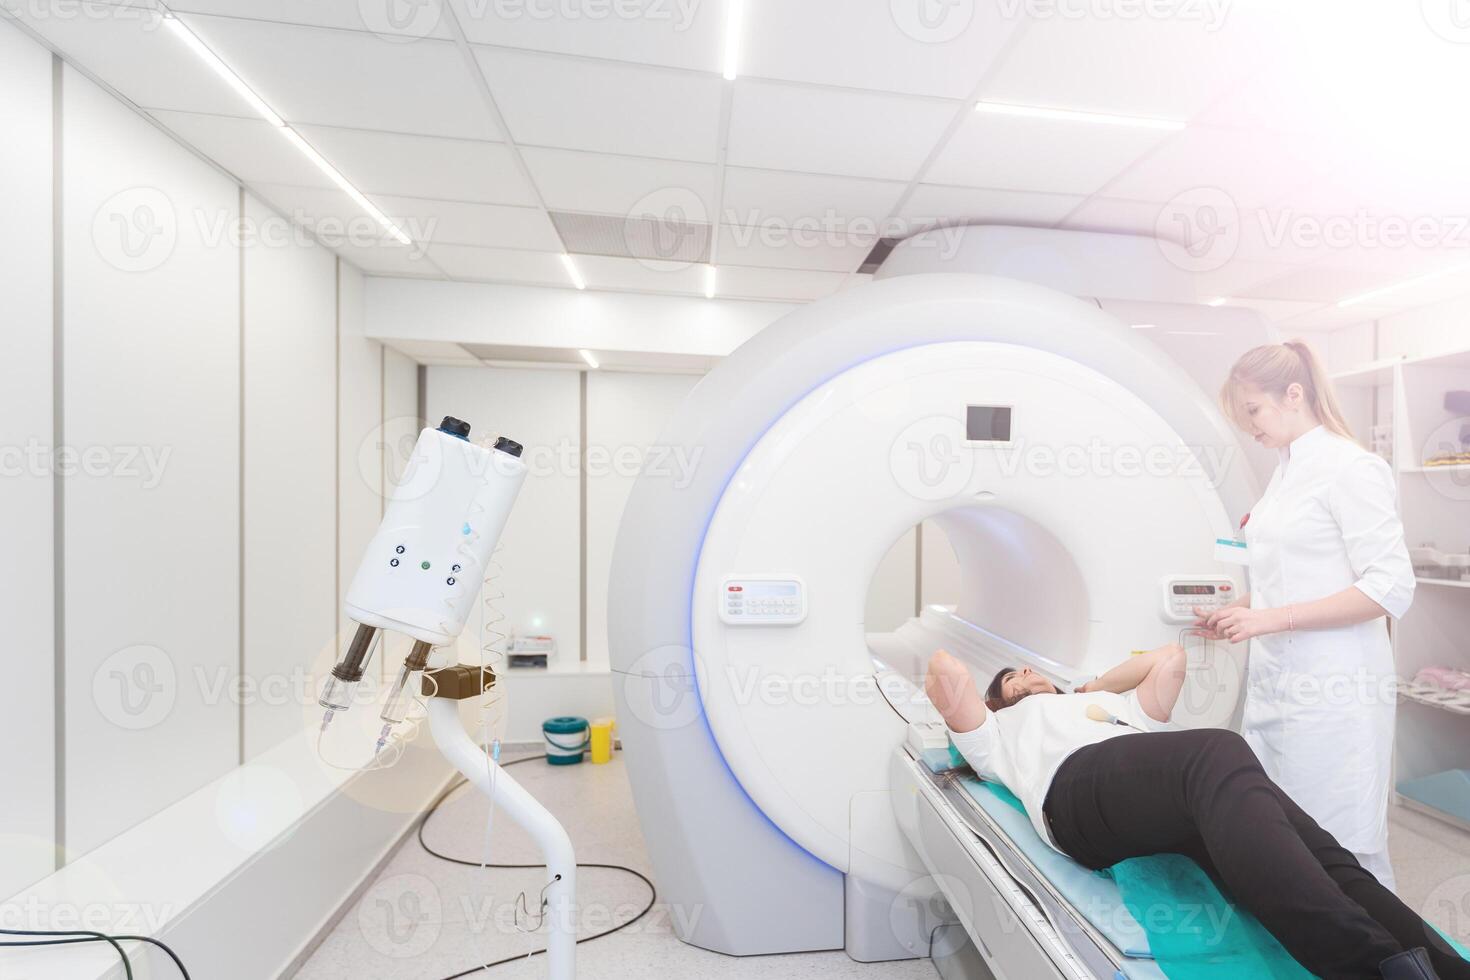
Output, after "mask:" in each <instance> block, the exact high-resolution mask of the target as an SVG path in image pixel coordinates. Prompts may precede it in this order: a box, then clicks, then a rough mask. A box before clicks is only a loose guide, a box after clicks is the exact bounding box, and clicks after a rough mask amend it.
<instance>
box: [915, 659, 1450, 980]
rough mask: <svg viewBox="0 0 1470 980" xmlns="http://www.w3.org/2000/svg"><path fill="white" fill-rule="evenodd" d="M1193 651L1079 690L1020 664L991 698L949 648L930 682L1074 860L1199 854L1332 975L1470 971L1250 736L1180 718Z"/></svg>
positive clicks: (1003, 675) (1138, 665)
mask: <svg viewBox="0 0 1470 980" xmlns="http://www.w3.org/2000/svg"><path fill="white" fill-rule="evenodd" d="M1184 657H1185V655H1184V650H1183V649H1182V648H1180V647H1178V646H1172V645H1171V646H1167V647H1161V648H1159V649H1158V650H1153V651H1151V652H1149V653H1146V654H1141V655H1137V656H1133V657H1130V658H1129V659H1128V660H1127V661H1125V662H1124V663H1122V664H1120V665H1118V666H1117V667H1115V668H1113V669H1112V670H1110V671H1108V672H1107V673H1106V674H1103V675H1102V676H1101V677H1099V678H1098V679H1097V680H1095V681H1092V682H1091V683H1089V684H1087V685H1085V686H1084V687H1083V688H1081V689H1080V690H1079V691H1077V692H1076V693H1072V694H1063V693H1061V692H1060V691H1058V690H1057V688H1056V687H1055V686H1054V685H1053V684H1052V683H1051V682H1050V681H1048V680H1046V679H1045V678H1044V677H1042V676H1041V675H1039V674H1037V673H1036V672H1034V671H1032V670H1030V669H1029V668H1026V669H1019V670H1018V669H1007V670H1003V671H1001V672H1000V673H999V674H997V675H996V677H995V679H994V681H992V682H991V684H990V687H989V689H988V691H987V692H986V697H985V699H984V700H982V699H981V697H980V694H979V692H978V691H977V690H976V687H975V682H974V680H973V679H972V678H971V676H970V672H969V670H968V669H967V668H966V667H965V666H964V664H962V663H960V661H958V660H956V659H955V658H954V657H952V656H950V655H949V654H948V653H946V652H944V651H943V650H941V651H939V652H938V653H936V654H935V655H934V657H933V659H932V660H931V661H930V662H929V674H928V677H927V678H926V680H925V684H924V686H925V690H926V692H927V693H928V695H929V700H930V701H931V702H933V704H934V706H935V707H936V708H937V709H938V710H939V712H940V714H942V715H943V716H944V720H945V723H946V725H948V727H949V732H950V738H951V739H953V741H954V744H955V746H956V747H957V748H958V749H959V750H960V753H961V754H962V755H964V757H965V761H967V762H968V763H969V764H970V766H971V767H972V768H973V769H974V770H975V772H976V773H978V774H979V775H980V776H981V777H983V778H985V779H989V780H992V781H994V782H999V783H1002V784H1004V785H1005V786H1006V787H1008V788H1009V789H1010V790H1011V791H1012V792H1013V793H1015V794H1016V796H1018V797H1019V798H1020V800H1021V802H1022V803H1023V804H1024V805H1025V807H1026V811H1027V813H1028V814H1030V816H1031V821H1032V823H1033V824H1034V825H1035V826H1036V831H1037V833H1038V834H1040V835H1041V837H1042V839H1043V840H1045V841H1046V842H1047V843H1048V844H1050V845H1051V846H1052V847H1053V848H1055V849H1056V850H1058V851H1060V852H1061V853H1063V854H1065V855H1067V856H1068V857H1070V858H1072V859H1073V860H1075V861H1077V862H1079V863H1081V864H1083V865H1085V866H1086V867H1089V868H1106V867H1109V866H1111V865H1113V864H1116V863H1118V862H1119V861H1122V860H1124V859H1126V858H1130V857H1139V856H1142V855H1145V854H1158V853H1164V852H1173V853H1180V854H1185V855H1188V856H1189V857H1191V858H1193V859H1194V860H1195V861H1197V862H1198V863H1199V865H1200V866H1201V867H1202V868H1204V869H1205V870H1206V871H1207V872H1209V873H1210V874H1211V875H1213V876H1214V877H1215V879H1216V880H1217V881H1218V882H1219V883H1220V884H1221V886H1222V888H1223V890H1224V891H1225V892H1226V893H1227V894H1229V895H1230V896H1231V897H1232V898H1233V899H1234V900H1235V901H1236V902H1238V903H1239V904H1240V905H1241V906H1243V907H1244V908H1246V909H1248V910H1249V911H1250V912H1252V913H1253V914H1254V915H1255V916H1256V918H1257V919H1259V920H1260V921H1261V923H1262V925H1264V926H1265V927H1266V928H1267V929H1269V930H1270V931H1271V932H1272V933H1273V934H1274V935H1275V936H1276V938H1277V939H1278V940H1279V941H1280V942H1281V945H1282V946H1284V947H1285V948H1286V950H1287V951H1288V952H1289V953H1291V954H1292V955H1293V956H1294V957H1296V959H1297V961H1298V962H1300V963H1301V965H1302V966H1303V967H1305V968H1306V969H1308V970H1310V971H1311V972H1313V973H1315V974H1317V975H1318V976H1320V977H1326V978H1332V980H1336V978H1363V980H1376V978H1380V977H1381V978H1388V980H1400V978H1403V980H1433V978H1436V977H1443V978H1447V980H1470V963H1467V962H1466V961H1464V960H1462V959H1460V958H1459V957H1458V956H1457V955H1456V954H1455V953H1454V952H1453V951H1452V950H1451V949H1450V948H1449V946H1448V945H1447V944H1446V943H1445V942H1444V941H1443V940H1442V939H1441V938H1440V937H1439V935H1438V933H1436V932H1435V931H1434V929H1433V927H1432V926H1430V925H1429V924H1428V923H1426V922H1425V921H1424V920H1423V919H1421V918H1420V917H1419V916H1418V915H1417V914H1415V912H1414V911H1413V910H1412V909H1410V908H1409V907H1408V906H1406V905H1404V903H1403V902H1401V901H1399V899H1398V897H1397V896H1395V895H1394V894H1393V892H1391V891H1389V890H1388V889H1386V888H1384V887H1383V886H1382V885H1380V884H1379V883H1378V880H1377V879H1376V878H1374V877H1373V876H1372V875H1371V874H1369V873H1368V872H1367V871H1365V870H1363V868H1362V867H1361V866H1360V865H1359V864H1358V861H1357V859H1356V858H1354V857H1353V855H1352V853H1351V852H1349V851H1347V850H1346V849H1344V848H1343V847H1341V846H1340V845H1339V844H1338V843H1337V841H1336V840H1335V839H1333V837H1332V835H1330V834H1328V833H1327V832H1326V831H1324V830H1323V829H1322V828H1320V827H1319V826H1317V824H1316V822H1314V821H1313V820H1312V818H1311V817H1309V816H1308V815H1307V814H1306V813H1305V812H1303V811H1302V809H1301V808H1300V807H1298V806H1297V805H1296V804H1295V803H1293V802H1292V801H1291V799H1290V798H1289V797H1288V796H1287V795H1286V794H1285V793H1284V792H1282V791H1281V789H1280V788H1278V787H1277V786H1276V784H1275V783H1273V782H1272V781H1271V780H1270V778H1269V777H1268V776H1267V775H1266V773H1265V771H1264V770H1263V769H1262V768H1261V766H1260V763H1259V762H1257V761H1256V757H1255V755H1254V754H1253V753H1252V752H1251V750H1250V747H1249V746H1247V745H1246V742H1245V740H1244V739H1243V738H1241V737H1240V736H1239V735H1238V734H1236V733H1235V732H1232V731H1227V730H1225V729H1218V728H1206V729H1199V730H1194V731H1181V730H1177V729H1173V730H1171V726H1170V725H1169V718H1170V716H1171V715H1172V714H1173V711H1174V705H1175V702H1176V701H1177V700H1178V698H1179V691H1180V688H1181V687H1182V686H1183V683H1184V677H1185V659H1184ZM1124 736H1128V737H1124ZM1426 947H1427V948H1426ZM1436 971H1438V972H1436Z"/></svg>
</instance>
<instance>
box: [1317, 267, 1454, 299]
mask: <svg viewBox="0 0 1470 980" xmlns="http://www.w3.org/2000/svg"><path fill="white" fill-rule="evenodd" d="M1467 270H1470V262H1459V263H1456V264H1455V265H1452V266H1449V267H1448V268H1444V269H1440V270H1439V271H1438V272H1427V273H1425V274H1424V275H1422V276H1415V277H1414V278H1413V279H1405V280H1404V281H1403V282H1396V283H1394V284H1393V285H1391V286H1381V287H1379V288H1378V289H1370V290H1368V291H1367V292H1366V293H1359V294H1358V295H1356V296H1349V297H1348V298H1347V299H1340V300H1338V301H1337V305H1338V306H1340V307H1341V306H1353V305H1354V304H1357V303H1361V302H1363V301H1364V300H1369V299H1372V298H1373V297H1375V296H1386V295H1388V294H1389V293H1396V292H1398V291H1399V290H1400V289H1407V288H1409V287H1410V286H1417V285H1419V284H1420V283H1425V282H1432V281H1433V280H1435V279H1439V278H1442V277H1444V276H1450V275H1454V274H1455V273H1457V272H1465V271H1467Z"/></svg>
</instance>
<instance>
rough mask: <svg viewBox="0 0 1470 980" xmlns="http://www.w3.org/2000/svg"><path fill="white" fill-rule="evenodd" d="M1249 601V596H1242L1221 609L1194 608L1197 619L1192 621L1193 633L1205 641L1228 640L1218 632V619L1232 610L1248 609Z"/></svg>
mask: <svg viewBox="0 0 1470 980" xmlns="http://www.w3.org/2000/svg"><path fill="white" fill-rule="evenodd" d="M1250 599H1251V597H1250V596H1249V595H1243V596H1241V597H1240V598H1239V599H1236V600H1235V601H1234V602H1232V603H1230V605H1228V606H1224V607H1222V608H1214V609H1205V608H1203V607H1201V606H1195V607H1194V615H1195V616H1196V617H1197V618H1196V619H1195V621H1194V629H1195V632H1196V633H1198V634H1199V635H1200V636H1203V637H1204V638H1205V639H1207V640H1224V639H1228V637H1227V636H1226V635H1225V634H1224V633H1223V632H1221V630H1220V626H1219V623H1220V617H1222V616H1224V615H1225V614H1226V613H1227V612H1229V611H1230V610H1232V609H1240V608H1246V609H1248V608H1250V604H1251V601H1250Z"/></svg>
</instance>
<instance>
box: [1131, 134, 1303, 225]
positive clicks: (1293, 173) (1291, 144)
mask: <svg viewBox="0 0 1470 980" xmlns="http://www.w3.org/2000/svg"><path fill="white" fill-rule="evenodd" d="M1312 175H1313V171H1312V166H1311V162H1310V146H1309V144H1308V143H1307V142H1306V141H1305V140H1304V139H1303V138H1300V137H1295V136H1284V135H1280V134H1244V133H1239V132H1233V131H1228V130H1217V129H1187V130H1185V131H1183V132H1180V133H1177V134H1175V135H1174V136H1173V137H1172V138H1171V139H1169V140H1168V141H1167V142H1165V143H1164V144H1163V145H1161V146H1160V147H1159V148H1158V149H1157V150H1155V151H1154V152H1153V153H1150V154H1149V155H1148V157H1147V158H1146V159H1143V160H1140V161H1139V162H1138V163H1137V164H1135V165H1134V166H1132V167H1130V168H1129V169H1128V171H1127V172H1126V173H1124V174H1122V175H1121V176H1120V177H1119V178H1118V179H1117V180H1115V181H1113V182H1112V183H1111V184H1109V185H1108V188H1107V195H1108V196H1109V197H1116V198H1123V199H1127V200H1133V201H1156V202H1159V203H1162V202H1165V201H1168V200H1171V199H1173V198H1175V197H1177V196H1179V195H1181V194H1185V193H1189V192H1191V191H1197V190H1199V189H1201V188H1207V189H1210V190H1211V191H1219V192H1221V193H1223V194H1225V195H1228V198H1229V200H1230V201H1231V202H1232V203H1233V204H1234V205H1235V207H1236V208H1247V207H1259V206H1261V205H1266V204H1271V203H1273V202H1276V201H1279V200H1281V199H1282V198H1283V197H1285V196H1286V195H1287V193H1288V192H1289V191H1291V190H1293V189H1294V188H1295V187H1297V186H1298V185H1300V184H1302V183H1304V182H1306V181H1308V180H1310V179H1311V178H1312Z"/></svg>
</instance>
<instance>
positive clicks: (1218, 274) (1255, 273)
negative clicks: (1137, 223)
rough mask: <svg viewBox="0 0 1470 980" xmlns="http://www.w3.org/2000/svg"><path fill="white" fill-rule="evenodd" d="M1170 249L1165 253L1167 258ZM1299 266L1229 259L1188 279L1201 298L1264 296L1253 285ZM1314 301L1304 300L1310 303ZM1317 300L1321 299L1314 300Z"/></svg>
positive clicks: (1292, 270)
mask: <svg viewBox="0 0 1470 980" xmlns="http://www.w3.org/2000/svg"><path fill="white" fill-rule="evenodd" d="M1169 255H1170V253H1169V252H1165V256H1166V257H1168V256H1169ZM1297 268H1298V267H1297V266H1292V265H1284V264H1282V263H1279V262H1278V263H1271V262H1251V261H1248V260H1245V259H1232V260H1230V261H1228V262H1226V263H1225V264H1224V265H1222V266H1220V267H1219V268H1217V269H1208V270H1205V271H1197V272H1192V275H1191V277H1190V278H1191V281H1192V282H1193V283H1194V286H1195V295H1196V296H1197V297H1198V298H1199V299H1200V300H1201V301H1204V300H1208V299H1213V298H1214V297H1216V296H1228V297H1236V296H1260V297H1262V298H1265V295H1266V294H1264V293H1259V292H1257V291H1256V290H1255V289H1254V287H1256V286H1258V285H1260V284H1262V283H1266V282H1271V281H1273V280H1276V279H1280V278H1281V277H1282V276H1284V275H1287V274H1289V273H1291V272H1294V271H1296V269H1297ZM1312 301H1313V300H1307V302H1312ZM1316 302H1320V301H1316Z"/></svg>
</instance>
